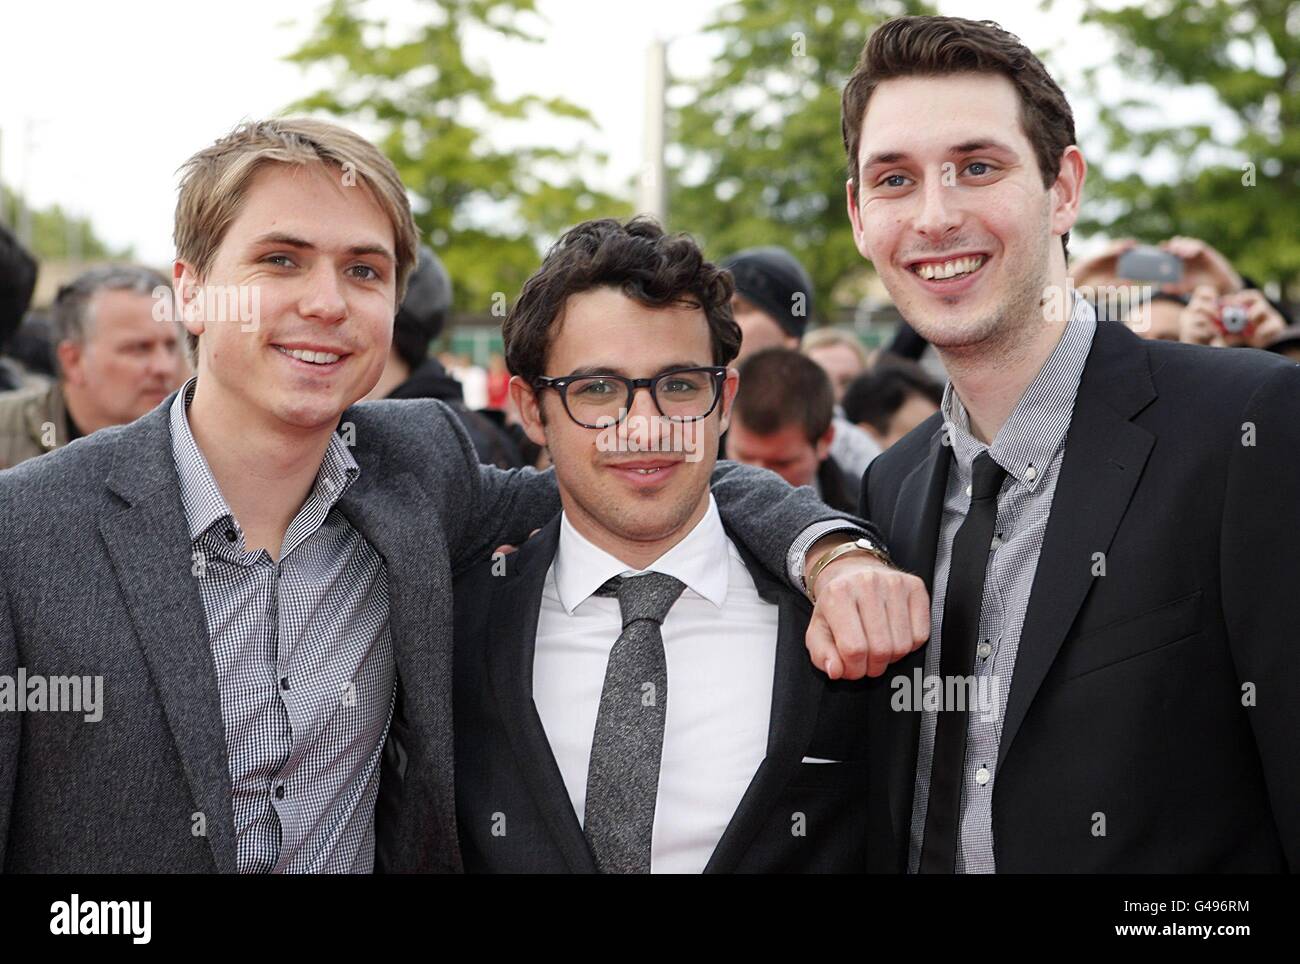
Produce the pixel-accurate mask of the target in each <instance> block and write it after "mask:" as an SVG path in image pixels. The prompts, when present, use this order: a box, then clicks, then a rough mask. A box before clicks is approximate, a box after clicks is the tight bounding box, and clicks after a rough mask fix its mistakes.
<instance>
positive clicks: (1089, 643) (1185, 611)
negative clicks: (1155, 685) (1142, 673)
mask: <svg viewBox="0 0 1300 964" xmlns="http://www.w3.org/2000/svg"><path fill="white" fill-rule="evenodd" d="M1200 630H1201V591H1200V590H1199V589H1198V590H1197V591H1196V592H1194V593H1190V594H1189V595H1186V596H1183V597H1181V598H1180V599H1175V600H1173V601H1172V602H1167V603H1163V604H1162V605H1160V606H1157V607H1155V608H1154V609H1148V610H1147V611H1146V612H1142V613H1138V614H1137V615H1136V616H1128V617H1126V618H1124V619H1121V620H1119V621H1117V622H1113V623H1110V624H1109V625H1106V626H1102V627H1099V628H1098V629H1094V630H1090V631H1089V632H1087V633H1085V634H1083V635H1082V636H1079V637H1077V638H1075V639H1073V640H1070V641H1069V642H1068V643H1066V648H1065V652H1064V654H1063V659H1062V662H1061V672H1062V673H1063V674H1064V676H1065V678H1066V679H1075V678H1077V677H1080V676H1083V675H1085V674H1087V673H1093V672H1096V671H1097V670H1099V669H1105V668H1106V667H1108V666H1113V665H1115V664H1117V663H1122V662H1124V661H1125V660H1129V659H1132V658H1134V657H1135V656H1142V655H1144V654H1146V653H1152V652H1155V651H1156V650H1158V649H1161V648H1163V647H1165V646H1170V645H1173V644H1174V643H1177V642H1180V641H1182V640H1184V639H1187V638H1189V637H1191V636H1195V635H1196V634H1197V633H1198V632H1200Z"/></svg>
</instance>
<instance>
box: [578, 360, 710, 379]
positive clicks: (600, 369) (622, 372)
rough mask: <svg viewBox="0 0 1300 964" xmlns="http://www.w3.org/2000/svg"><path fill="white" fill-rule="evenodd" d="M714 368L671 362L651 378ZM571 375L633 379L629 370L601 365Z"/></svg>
mask: <svg viewBox="0 0 1300 964" xmlns="http://www.w3.org/2000/svg"><path fill="white" fill-rule="evenodd" d="M712 367H713V366H712V365H710V364H707V363H706V364H703V365H701V364H700V363H699V362H693V361H679V362H671V363H670V364H667V365H664V366H663V367H662V368H660V369H659V370H658V371H657V372H655V373H654V374H653V375H651V376H650V377H651V378H657V377H658V376H660V375H663V374H666V373H667V372H672V371H677V370H678V369H682V368H712ZM569 374H570V376H573V375H618V376H619V377H620V378H631V377H632V376H631V375H629V374H628V373H627V370H626V369H624V368H609V367H605V366H601V365H588V366H584V367H582V368H576V369H574V370H573V371H572V372H570V373H569Z"/></svg>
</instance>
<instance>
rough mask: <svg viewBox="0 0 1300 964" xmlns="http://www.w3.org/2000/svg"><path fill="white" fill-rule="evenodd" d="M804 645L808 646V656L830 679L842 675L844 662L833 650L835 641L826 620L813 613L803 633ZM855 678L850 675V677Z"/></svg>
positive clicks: (838, 677) (839, 677)
mask: <svg viewBox="0 0 1300 964" xmlns="http://www.w3.org/2000/svg"><path fill="white" fill-rule="evenodd" d="M804 646H806V647H807V648H808V658H809V659H811V660H812V664H813V665H814V666H816V667H817V668H818V669H819V670H821V671H822V672H823V673H825V674H826V675H827V676H829V677H830V678H831V679H841V678H842V677H843V676H844V664H843V662H841V661H840V657H839V653H837V652H836V650H835V641H834V638H833V637H832V636H831V631H830V628H829V627H828V626H827V625H826V621H825V620H824V619H822V617H821V616H819V615H817V614H815V613H814V615H813V618H812V620H811V621H810V622H809V623H808V631H807V632H806V633H805V634H804ZM855 678H856V677H850V679H855Z"/></svg>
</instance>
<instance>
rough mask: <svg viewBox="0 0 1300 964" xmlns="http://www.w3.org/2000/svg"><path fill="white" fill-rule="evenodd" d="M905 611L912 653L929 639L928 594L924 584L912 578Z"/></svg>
mask: <svg viewBox="0 0 1300 964" xmlns="http://www.w3.org/2000/svg"><path fill="white" fill-rule="evenodd" d="M907 611H908V615H909V617H910V622H911V626H912V651H913V652H915V651H916V650H918V649H920V648H921V647H922V646H924V645H925V642H926V640H928V639H929V638H930V594H929V593H928V592H926V591H925V583H924V582H922V581H921V580H920V579H919V578H917V577H916V576H912V578H911V581H910V582H909V583H908V590H907Z"/></svg>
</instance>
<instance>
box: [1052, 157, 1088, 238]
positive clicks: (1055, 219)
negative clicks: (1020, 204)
mask: <svg viewBox="0 0 1300 964" xmlns="http://www.w3.org/2000/svg"><path fill="white" fill-rule="evenodd" d="M1087 176H1088V163H1087V161H1085V160H1084V159H1083V152H1082V151H1080V150H1079V148H1078V147H1077V146H1075V145H1074V144H1071V145H1070V146H1069V147H1067V148H1066V149H1065V150H1064V151H1062V152H1061V170H1060V173H1059V174H1057V175H1056V181H1055V183H1053V184H1052V191H1051V204H1052V211H1051V218H1052V234H1054V235H1056V236H1057V237H1058V238H1059V237H1060V236H1061V235H1063V234H1064V233H1065V232H1066V231H1069V230H1070V228H1072V227H1074V222H1075V221H1077V220H1078V218H1079V204H1080V202H1081V201H1082V200H1083V182H1084V179H1085V178H1086V177H1087Z"/></svg>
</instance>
